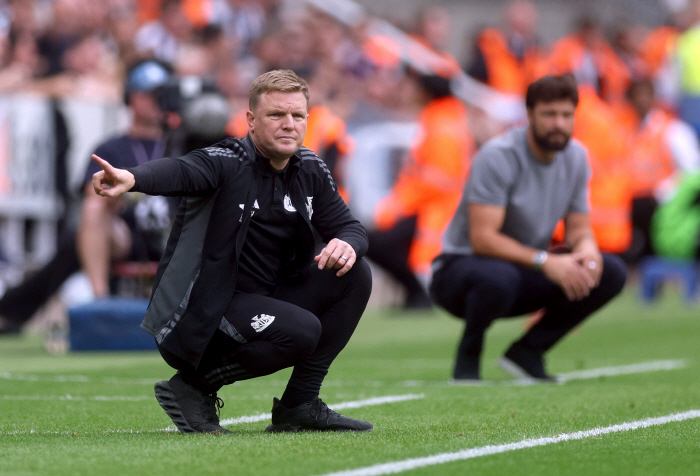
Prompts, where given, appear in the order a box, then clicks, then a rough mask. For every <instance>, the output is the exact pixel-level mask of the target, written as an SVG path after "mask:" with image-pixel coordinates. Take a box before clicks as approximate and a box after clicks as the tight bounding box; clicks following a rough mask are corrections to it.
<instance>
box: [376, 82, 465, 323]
mask: <svg viewBox="0 0 700 476" xmlns="http://www.w3.org/2000/svg"><path fill="white" fill-rule="evenodd" d="M411 76H412V78H413V80H414V81H415V82H416V86H417V89H418V102H419V103H420V105H421V112H420V114H419V116H418V123H419V130H418V133H417V135H416V139H415V141H414V144H413V146H412V147H411V150H410V152H409V153H408V155H407V157H406V159H405V160H404V163H403V164H402V166H401V169H400V171H399V175H398V178H397V180H396V183H395V184H394V186H393V187H392V189H391V190H390V191H389V194H388V195H387V196H385V197H384V198H383V199H382V200H381V201H380V202H379V203H378V204H377V206H376V209H375V212H374V221H373V227H372V231H371V232H370V233H369V243H370V248H369V251H368V253H367V257H369V258H370V259H372V261H374V262H375V263H377V264H378V265H380V266H381V267H382V268H384V269H385V270H387V271H388V272H389V274H390V275H391V276H392V277H394V278H395V279H396V280H397V281H398V282H399V283H400V284H401V285H402V286H403V287H404V289H405V291H406V300H405V304H404V306H405V307H406V308H409V309H419V308H428V307H431V306H432V303H431V301H430V298H429V296H428V294H427V292H426V287H427V281H428V276H429V274H430V264H431V262H432V260H433V258H435V257H436V256H437V255H438V254H439V253H440V249H441V244H440V239H441V238H442V234H443V232H444V231H445V228H446V227H447V225H448V223H449V221H450V219H451V218H452V215H453V213H454V211H455V209H456V208H457V205H458V204H459V198H460V195H461V191H462V187H463V185H464V182H465V181H466V178H467V174H468V171H469V161H470V158H471V155H472V153H473V150H474V139H473V138H472V136H471V133H470V131H469V126H468V114H467V108H466V106H465V105H464V103H462V101H461V100H460V99H458V98H456V97H455V96H454V95H452V92H451V90H450V77H449V76H447V77H445V76H439V75H437V74H434V75H421V74H418V73H415V72H414V73H412V74H411Z"/></svg>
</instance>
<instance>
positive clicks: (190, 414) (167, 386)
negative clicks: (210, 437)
mask: <svg viewBox="0 0 700 476" xmlns="http://www.w3.org/2000/svg"><path fill="white" fill-rule="evenodd" d="M154 389H155V392H156V399H157V400H158V403H160V406H161V407H163V410H165V413H167V414H168V416H169V417H170V419H171V420H172V421H173V423H175V426H176V427H177V429H178V430H179V431H180V433H220V434H231V433H233V432H232V431H230V430H227V429H226V428H224V427H222V426H221V425H219V409H220V408H222V407H223V406H224V402H223V400H221V399H220V398H218V397H217V396H216V393H213V394H210V395H207V394H205V393H203V392H201V391H200V390H197V389H196V388H194V387H193V386H191V385H188V384H186V383H185V382H183V381H182V377H181V376H180V374H175V375H174V376H173V378H171V379H170V380H161V381H160V382H158V383H157V384H156V385H155V387H154Z"/></svg>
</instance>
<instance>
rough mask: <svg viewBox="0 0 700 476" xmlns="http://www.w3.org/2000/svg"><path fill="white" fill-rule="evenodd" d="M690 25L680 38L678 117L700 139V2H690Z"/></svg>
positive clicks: (678, 46) (677, 51) (678, 49)
mask: <svg viewBox="0 0 700 476" xmlns="http://www.w3.org/2000/svg"><path fill="white" fill-rule="evenodd" d="M688 23H689V24H690V25H691V26H690V27H689V28H688V29H687V30H686V31H684V32H683V33H682V34H681V35H680V37H679V38H678V42H677V46H676V58H677V65H678V69H679V79H680V98H679V102H678V115H679V116H680V118H681V119H682V120H684V121H685V122H687V123H688V124H690V125H691V126H692V127H693V128H694V129H695V133H696V134H697V135H698V136H699V137H700V61H698V58H700V0H690V3H689V7H688Z"/></svg>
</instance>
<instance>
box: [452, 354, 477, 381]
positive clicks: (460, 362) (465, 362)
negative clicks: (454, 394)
mask: <svg viewBox="0 0 700 476" xmlns="http://www.w3.org/2000/svg"><path fill="white" fill-rule="evenodd" d="M479 360H480V358H479V357H478V356H472V355H458V356H457V361H456V362H455V369H454V372H453V373H452V380H453V382H476V381H479Z"/></svg>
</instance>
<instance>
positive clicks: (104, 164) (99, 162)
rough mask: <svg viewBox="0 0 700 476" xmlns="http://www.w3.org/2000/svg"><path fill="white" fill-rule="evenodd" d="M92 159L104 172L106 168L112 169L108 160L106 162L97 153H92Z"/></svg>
mask: <svg viewBox="0 0 700 476" xmlns="http://www.w3.org/2000/svg"><path fill="white" fill-rule="evenodd" d="M92 160H94V161H95V162H96V163H97V165H99V166H100V167H102V169H103V170H104V171H105V172H106V171H107V170H108V169H112V168H113V167H112V165H111V164H110V163H109V162H107V161H106V160H105V159H103V158H102V157H100V156H99V155H95V154H92Z"/></svg>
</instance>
